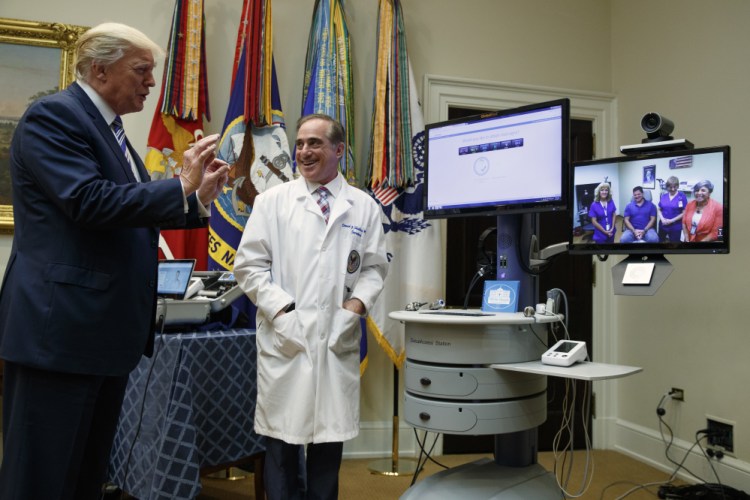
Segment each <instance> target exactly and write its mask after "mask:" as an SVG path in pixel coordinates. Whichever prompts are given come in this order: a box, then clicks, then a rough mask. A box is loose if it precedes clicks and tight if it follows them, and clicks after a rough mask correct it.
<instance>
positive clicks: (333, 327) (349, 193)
mask: <svg viewBox="0 0 750 500" xmlns="http://www.w3.org/2000/svg"><path fill="white" fill-rule="evenodd" d="M339 176H340V177H341V174H339ZM342 181H343V178H342ZM380 215H381V211H380V208H379V207H378V205H377V204H376V203H375V202H374V201H373V199H372V198H371V197H370V196H368V195H367V194H366V193H364V192H363V191H361V190H359V189H357V188H353V187H351V186H349V185H348V184H347V183H346V181H343V182H342V188H341V191H340V192H339V194H338V195H337V196H336V201H335V203H334V205H333V207H332V210H331V215H330V220H329V222H328V225H326V223H325V220H324V218H323V215H322V213H321V211H320V208H319V207H318V205H317V203H316V202H315V200H314V199H313V197H312V195H311V194H310V193H309V191H308V189H307V185H306V181H305V179H304V178H299V179H297V180H294V181H292V182H289V183H286V184H283V185H280V186H277V187H274V188H272V189H270V190H268V191H265V192H264V193H262V194H261V195H259V196H258V197H257V198H256V199H255V203H254V206H253V211H252V213H251V215H250V218H249V220H248V222H247V225H246V227H245V231H244V233H243V235H242V240H241V242H240V245H239V248H238V250H237V255H236V258H235V264H234V274H235V277H236V278H237V282H238V283H239V285H240V286H241V287H242V289H243V290H244V291H245V293H246V294H247V295H248V297H250V299H251V300H252V301H253V302H254V303H255V304H256V305H257V307H258V314H257V318H256V326H257V336H256V342H257V346H258V399H257V404H256V408H255V431H256V432H257V433H258V434H261V435H265V436H271V437H274V438H276V439H281V440H283V441H285V442H287V443H292V444H305V443H310V442H314V443H325V442H332V441H345V440H348V439H351V438H353V437H355V436H356V435H357V433H358V432H359V342H360V337H361V331H360V327H359V320H360V317H359V316H358V315H356V314H354V313H352V312H350V311H348V310H346V309H344V308H343V307H342V304H343V302H344V300H346V299H348V298H350V297H356V298H358V299H359V300H361V301H362V302H363V303H364V305H365V307H366V308H367V310H370V308H371V307H372V305H373V304H374V302H375V299H376V298H377V296H378V294H379V293H380V291H381V289H382V288H383V281H384V279H385V275H386V272H387V268H388V260H387V255H386V246H385V235H384V233H383V226H382V223H381V219H380ZM291 302H295V304H296V305H295V310H294V311H292V312H291V313H287V314H284V315H281V316H280V317H279V318H277V319H275V320H274V319H273V318H274V316H275V315H276V314H277V313H278V312H279V311H280V310H281V309H283V308H284V307H285V306H286V305H288V304H289V303H291Z"/></svg>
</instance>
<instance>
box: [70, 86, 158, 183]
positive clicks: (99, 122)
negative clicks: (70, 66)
mask: <svg viewBox="0 0 750 500" xmlns="http://www.w3.org/2000/svg"><path fill="white" fill-rule="evenodd" d="M68 90H70V91H71V92H72V93H73V95H75V96H76V97H77V98H78V100H79V101H81V105H82V106H83V109H85V110H86V113H88V115H89V116H90V117H91V121H92V122H93V123H94V126H95V127H96V129H97V130H98V131H99V133H100V134H101V136H102V139H103V140H104V142H106V143H107V145H108V146H109V148H110V149H111V150H112V157H113V159H116V160H117V161H118V162H119V163H120V167H121V168H122V170H123V172H124V173H125V175H126V176H127V177H128V180H129V181H130V182H138V181H137V179H136V178H135V176H134V175H133V170H132V169H131V168H130V163H128V159H127V158H125V155H123V154H122V150H121V149H120V144H119V143H118V142H117V139H115V134H113V133H112V129H111V128H110V127H109V124H108V123H107V122H105V121H104V118H103V117H102V114H101V113H100V112H99V110H98V109H96V106H94V103H93V102H91V99H89V96H87V95H86V92H84V91H83V89H82V88H81V87H80V85H78V84H77V83H75V82H73V83H72V84H71V85H70V86H69V87H68ZM126 140H127V139H126ZM126 143H127V145H128V149H129V150H130V156H131V157H133V159H135V158H137V157H138V155H136V154H135V153H133V149H132V147H131V146H130V142H129V141H127V142H126ZM138 163H140V158H139V159H138V160H136V164H138ZM142 171H145V168H142V169H139V172H142ZM141 178H142V179H144V180H145V179H147V178H148V174H146V176H145V177H144V176H143V173H141Z"/></svg>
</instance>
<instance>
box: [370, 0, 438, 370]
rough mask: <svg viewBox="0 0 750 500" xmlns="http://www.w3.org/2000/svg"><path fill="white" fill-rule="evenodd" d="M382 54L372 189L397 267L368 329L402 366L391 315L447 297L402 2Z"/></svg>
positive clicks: (389, 0)
mask: <svg viewBox="0 0 750 500" xmlns="http://www.w3.org/2000/svg"><path fill="white" fill-rule="evenodd" d="M377 54H378V55H377V59H376V61H377V62H376V70H375V85H374V98H373V117H372V140H371V144H370V158H369V167H370V172H369V178H368V187H369V189H370V192H371V194H372V196H373V197H374V198H375V200H376V201H377V202H378V204H379V205H380V207H381V209H382V218H383V227H384V229H385V233H386V241H387V245H388V251H389V258H390V267H389V270H388V276H387V277H386V280H385V288H384V290H383V293H381V294H380V297H379V298H378V300H377V302H376V303H375V305H374V306H373V307H372V309H371V310H370V313H369V315H368V317H367V328H368V331H369V332H370V333H371V334H372V335H373V337H374V338H375V339H376V340H377V342H378V344H379V345H380V346H381V347H382V348H383V349H384V350H385V352H386V354H387V355H388V357H389V358H390V359H391V361H393V363H394V364H395V365H396V366H397V367H399V368H400V367H401V366H402V365H403V362H404V358H405V356H406V354H405V345H404V326H403V324H401V323H400V322H398V321H394V320H392V319H390V318H389V317H388V313H390V312H391V311H400V310H403V309H404V307H405V306H406V304H408V303H411V302H432V301H435V300H437V299H439V298H441V297H442V293H443V288H444V284H443V278H442V276H443V272H442V258H441V253H440V248H441V247H442V235H441V230H440V226H439V225H434V224H431V223H430V222H428V221H426V220H425V219H424V216H423V212H424V201H423V198H422V193H423V183H424V119H423V118H422V110H421V108H420V104H419V100H418V96H417V87H416V85H415V83H414V75H413V73H412V70H411V66H410V64H409V58H408V55H407V51H406V32H405V29H404V23H403V15H402V12H401V5H400V3H399V1H398V0H380V5H379V13H378V51H377Z"/></svg>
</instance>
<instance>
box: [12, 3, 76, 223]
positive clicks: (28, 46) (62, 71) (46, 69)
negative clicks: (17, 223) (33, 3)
mask: <svg viewBox="0 0 750 500" xmlns="http://www.w3.org/2000/svg"><path fill="white" fill-rule="evenodd" d="M87 29H88V28H87V27H84V26H76V25H73V24H60V23H48V22H40V21H22V20H20V19H6V18H0V74H2V75H3V77H2V80H3V92H4V97H3V99H5V100H4V101H3V102H2V104H3V107H2V109H3V111H4V114H5V115H6V116H0V233H2V234H12V233H13V205H11V203H10V197H11V194H12V193H11V184H10V158H9V148H10V139H11V137H12V136H13V130H15V124H16V123H17V122H18V119H20V118H21V115H22V114H23V111H24V110H25V109H26V107H28V104H29V103H30V102H31V101H33V99H34V98H37V97H39V96H41V95H44V94H45V93H50V92H54V91H57V90H60V89H64V88H65V87H67V86H68V85H70V83H72V82H73V81H74V80H75V45H76V42H77V41H78V37H80V36H81V34H82V33H83V32H85V31H86V30H87ZM57 61H59V64H58V65H57V67H55V64H54V63H55V62H57ZM14 83H15V84H16V85H15V87H16V88H20V89H21V90H19V91H18V92H16V93H14V92H13V91H12V90H11V89H13V88H14ZM55 83H56V85H54V84H55ZM34 84H40V85H42V84H43V85H48V86H49V85H52V87H51V88H49V87H48V88H46V89H43V90H37V89H36V87H35V86H34ZM24 92H25V93H24ZM9 110H10V111H9ZM9 114H10V115H9Z"/></svg>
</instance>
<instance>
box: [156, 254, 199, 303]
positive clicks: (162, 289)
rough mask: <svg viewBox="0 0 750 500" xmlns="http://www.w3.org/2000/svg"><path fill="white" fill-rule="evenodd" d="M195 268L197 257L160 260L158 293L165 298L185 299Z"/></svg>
mask: <svg viewBox="0 0 750 500" xmlns="http://www.w3.org/2000/svg"><path fill="white" fill-rule="evenodd" d="M194 268H195V259H172V260H160V261H159V267H158V271H157V273H158V281H157V285H156V295H157V296H158V297H160V298H165V299H174V300H183V299H184V298H185V294H186V293H187V290H188V287H189V286H190V277H191V276H192V275H193V269H194Z"/></svg>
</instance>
